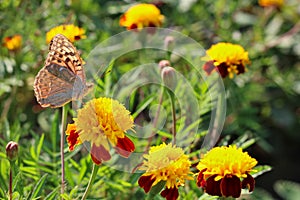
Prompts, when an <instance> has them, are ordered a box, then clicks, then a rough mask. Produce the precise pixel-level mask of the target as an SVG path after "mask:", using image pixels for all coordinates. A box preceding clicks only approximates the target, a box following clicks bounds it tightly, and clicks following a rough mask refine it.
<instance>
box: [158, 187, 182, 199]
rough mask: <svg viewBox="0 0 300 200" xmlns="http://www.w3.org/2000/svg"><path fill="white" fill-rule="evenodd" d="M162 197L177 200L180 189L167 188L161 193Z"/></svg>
mask: <svg viewBox="0 0 300 200" xmlns="http://www.w3.org/2000/svg"><path fill="white" fill-rule="evenodd" d="M160 195H161V196H163V197H165V198H166V199H167V200H176V199H177V198H178V196H179V193H178V189H177V188H176V187H174V188H169V189H168V188H166V189H164V190H163V191H162V192H161V193H160Z"/></svg>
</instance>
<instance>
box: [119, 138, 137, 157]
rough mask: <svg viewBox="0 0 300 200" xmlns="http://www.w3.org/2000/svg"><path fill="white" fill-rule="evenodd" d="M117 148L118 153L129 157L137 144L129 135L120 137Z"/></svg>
mask: <svg viewBox="0 0 300 200" xmlns="http://www.w3.org/2000/svg"><path fill="white" fill-rule="evenodd" d="M115 149H116V151H117V153H118V154H120V155H121V156H123V157H125V158H128V157H129V156H130V154H131V153H132V152H133V151H134V150H135V146H134V144H133V142H132V141H131V140H130V139H129V138H128V137H126V136H124V138H118V142H117V145H116V147H115Z"/></svg>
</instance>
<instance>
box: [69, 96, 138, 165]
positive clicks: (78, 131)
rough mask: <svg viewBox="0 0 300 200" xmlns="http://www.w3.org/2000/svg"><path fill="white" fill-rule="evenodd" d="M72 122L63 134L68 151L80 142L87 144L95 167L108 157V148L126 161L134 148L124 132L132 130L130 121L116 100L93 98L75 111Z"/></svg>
mask: <svg viewBox="0 0 300 200" xmlns="http://www.w3.org/2000/svg"><path fill="white" fill-rule="evenodd" d="M74 121H75V123H74V124H69V125H68V128H67V131H66V134H67V135H68V138H67V141H68V144H69V149H70V150H73V149H74V146H75V145H76V144H80V143H81V142H84V141H88V142H90V143H91V157H92V160H93V162H94V163H96V164H98V165H99V164H101V163H102V162H103V161H107V160H109V159H110V158H111V155H110V153H109V150H110V146H112V147H114V148H115V150H116V152H117V153H118V154H120V155H121V156H123V157H126V158H127V157H129V156H130V154H131V153H132V152H133V151H134V149H135V147H134V144H133V142H132V141H131V140H130V139H129V138H128V137H127V136H126V135H125V133H124V132H126V131H127V130H130V129H131V130H132V127H133V118H132V116H131V115H130V112H129V111H128V110H126V108H125V107H124V106H123V105H122V104H120V103H119V102H118V101H116V100H113V99H110V98H97V99H93V100H91V101H89V102H88V103H86V104H85V105H84V107H83V108H81V109H79V110H78V115H77V118H74Z"/></svg>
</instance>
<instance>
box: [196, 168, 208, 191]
mask: <svg viewBox="0 0 300 200" xmlns="http://www.w3.org/2000/svg"><path fill="white" fill-rule="evenodd" d="M205 171H206V169H203V170H202V171H201V172H199V175H198V177H197V185H198V187H202V188H205V187H206V181H205V179H204V175H203V172H205Z"/></svg>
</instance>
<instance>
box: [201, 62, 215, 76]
mask: <svg viewBox="0 0 300 200" xmlns="http://www.w3.org/2000/svg"><path fill="white" fill-rule="evenodd" d="M214 69H215V65H214V61H213V60H211V61H207V62H206V63H205V64H204V65H203V70H204V71H205V72H206V73H207V75H210V74H211V72H212V71H213V70H214Z"/></svg>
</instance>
